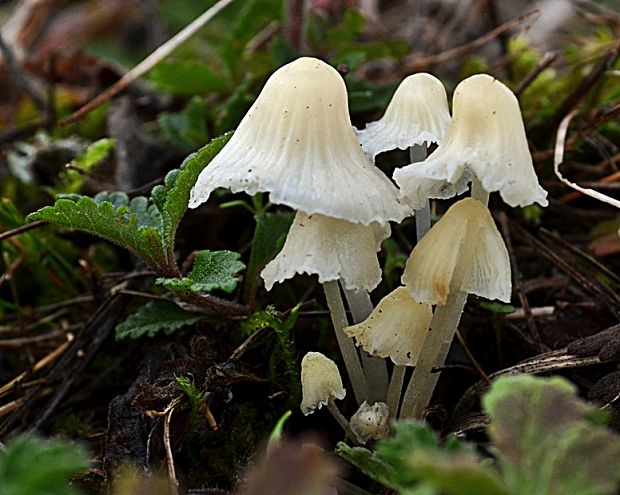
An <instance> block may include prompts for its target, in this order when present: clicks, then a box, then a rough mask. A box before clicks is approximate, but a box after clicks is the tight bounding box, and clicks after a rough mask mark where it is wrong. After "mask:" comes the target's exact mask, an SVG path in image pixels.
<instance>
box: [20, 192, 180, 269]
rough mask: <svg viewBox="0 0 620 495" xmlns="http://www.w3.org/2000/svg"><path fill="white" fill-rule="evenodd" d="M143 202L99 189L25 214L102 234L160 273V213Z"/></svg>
mask: <svg viewBox="0 0 620 495" xmlns="http://www.w3.org/2000/svg"><path fill="white" fill-rule="evenodd" d="M147 204H148V202H147V201H146V199H145V198H142V199H141V198H134V199H133V200H132V201H131V202H129V201H128V200H127V196H126V195H124V194H122V193H117V194H112V195H107V194H105V193H103V194H101V195H98V196H96V199H92V198H87V197H79V199H77V200H76V199H68V198H61V199H57V200H56V202H55V203H54V205H53V206H46V207H44V208H42V209H40V210H38V211H36V212H34V213H31V214H30V215H28V217H27V218H28V220H31V221H32V220H43V221H46V222H49V223H51V224H53V225H55V226H57V227H66V228H70V229H78V230H82V231H84V232H88V233H89V234H93V235H96V236H99V237H102V238H104V239H106V240H108V241H110V242H113V243H115V244H117V245H119V246H121V247H123V248H125V249H128V250H129V251H131V252H132V253H134V254H135V255H136V256H138V257H139V258H140V259H142V261H144V263H145V264H146V265H147V266H148V267H149V268H151V269H152V270H154V271H155V272H160V273H161V272H162V271H163V272H165V271H166V267H167V266H168V264H167V259H166V252H165V251H164V249H163V244H162V239H161V235H160V232H159V229H158V226H157V224H159V225H161V217H160V216H158V215H156V214H155V212H154V211H153V209H152V208H149V207H148V206H147Z"/></svg>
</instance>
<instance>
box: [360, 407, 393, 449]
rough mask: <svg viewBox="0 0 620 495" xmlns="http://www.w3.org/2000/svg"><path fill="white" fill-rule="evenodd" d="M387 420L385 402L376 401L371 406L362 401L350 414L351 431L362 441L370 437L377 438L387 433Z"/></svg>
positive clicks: (388, 430)
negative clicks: (351, 414) (352, 413)
mask: <svg viewBox="0 0 620 495" xmlns="http://www.w3.org/2000/svg"><path fill="white" fill-rule="evenodd" d="M389 420H390V411H389V409H388V406H387V404H386V403H385V402H376V403H374V404H373V405H372V406H371V405H370V404H368V402H366V401H364V402H362V405H361V406H360V407H359V409H358V410H357V411H356V412H355V414H354V415H353V416H351V431H353V433H355V436H356V437H357V438H358V440H359V441H360V442H362V443H366V442H367V441H368V440H370V439H373V440H378V439H380V438H383V437H386V436H387V435H388V434H389V432H390V425H389Z"/></svg>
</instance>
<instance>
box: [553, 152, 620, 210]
mask: <svg viewBox="0 0 620 495" xmlns="http://www.w3.org/2000/svg"><path fill="white" fill-rule="evenodd" d="M612 158H613V159H615V160H617V159H618V158H620V153H617V154H616V155H614V156H613V157H612ZM609 161H610V160H609V159H608V160H605V162H609ZM617 181H620V170H618V171H616V172H614V173H613V174H610V175H608V176H606V177H603V178H602V179H601V180H600V181H599V184H613V183H614V182H617ZM582 195H583V193H581V192H580V191H571V192H569V193H566V194H564V195H563V196H560V197H559V198H558V200H559V201H561V202H562V203H570V202H571V201H574V200H575V199H579V198H580V197H581V196H582Z"/></svg>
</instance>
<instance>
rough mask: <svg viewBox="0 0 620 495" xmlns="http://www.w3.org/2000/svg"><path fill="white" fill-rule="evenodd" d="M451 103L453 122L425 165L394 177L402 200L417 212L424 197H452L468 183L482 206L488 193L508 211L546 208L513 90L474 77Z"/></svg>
mask: <svg viewBox="0 0 620 495" xmlns="http://www.w3.org/2000/svg"><path fill="white" fill-rule="evenodd" d="M452 102H453V104H452V120H451V122H450V125H449V127H448V131H447V134H446V136H445V138H444V140H443V141H442V142H441V144H440V146H439V148H438V149H437V150H436V151H435V152H434V153H433V154H431V155H430V156H429V157H428V158H427V159H426V160H425V161H424V162H422V163H416V164H412V165H408V166H406V167H403V168H400V169H397V170H396V171H395V172H394V180H395V181H396V183H397V184H398V185H399V186H400V188H401V194H402V196H403V197H405V198H406V199H407V200H408V201H409V203H410V204H411V205H412V206H413V207H414V208H420V207H421V206H422V205H423V204H424V202H425V201H426V199H427V198H429V197H430V198H450V197H452V196H455V195H456V194H460V193H462V192H464V191H466V190H467V185H468V183H469V182H472V195H474V197H476V198H477V199H479V200H480V201H482V202H483V203H486V201H487V200H488V193H490V192H494V191H499V194H500V196H501V197H502V199H503V200H504V201H505V202H506V203H508V204H509V205H510V206H526V205H530V204H532V203H538V204H540V205H541V206H546V205H547V199H546V197H547V192H546V191H545V190H544V189H543V188H542V187H540V185H539V184H538V178H537V177H536V173H535V172H534V167H533V165H532V157H531V155H530V151H529V148H528V144H527V137H526V135H525V127H524V125H523V119H522V117H521V111H520V109H519V102H518V100H517V98H516V97H515V95H514V94H513V93H512V91H510V89H508V88H507V87H506V86H505V85H504V84H503V83H501V82H500V81H498V80H497V79H494V78H493V77H491V76H489V75H487V74H477V75H474V76H471V77H469V78H467V79H465V80H463V81H461V82H460V83H459V85H458V86H457V87H456V89H455V91H454V97H453V100H452ZM474 186H475V187H474ZM478 188H480V189H481V190H480V191H476V189H478ZM485 196H487V197H486V198H485Z"/></svg>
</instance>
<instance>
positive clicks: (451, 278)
mask: <svg viewBox="0 0 620 495" xmlns="http://www.w3.org/2000/svg"><path fill="white" fill-rule="evenodd" d="M401 280H402V282H403V284H405V286H406V287H407V289H409V292H411V294H412V295H413V297H414V298H415V299H416V300H418V301H424V302H426V303H429V304H439V305H443V304H445V303H446V300H447V297H448V293H449V292H450V291H451V290H462V291H464V292H467V293H469V294H476V295H478V296H482V297H486V298H487V299H499V300H500V301H504V302H510V292H511V288H512V284H511V272H510V261H509V258H508V251H507V249H506V245H505V244H504V240H503V239H502V236H501V235H500V233H499V232H498V230H497V227H496V226H495V223H494V222H493V218H492V217H491V213H490V212H489V210H488V208H487V207H486V206H484V205H483V204H482V203H480V202H479V201H477V200H475V199H473V198H466V199H463V200H461V201H458V202H457V203H455V204H453V205H452V206H451V207H450V208H449V209H448V211H447V212H446V213H445V215H444V216H443V217H442V218H441V220H439V221H438V222H437V223H436V224H435V225H434V226H433V227H432V228H431V230H429V231H428V233H427V234H426V235H425V236H424V237H423V238H422V240H421V241H420V242H419V243H418V244H417V246H416V247H415V248H414V249H413V251H412V252H411V256H409V259H408V260H407V265H406V266H405V271H404V273H403V276H402V279H401Z"/></svg>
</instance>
